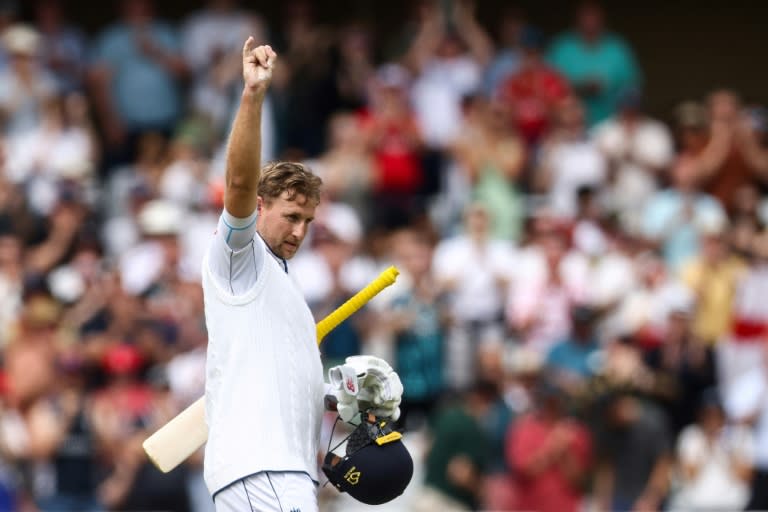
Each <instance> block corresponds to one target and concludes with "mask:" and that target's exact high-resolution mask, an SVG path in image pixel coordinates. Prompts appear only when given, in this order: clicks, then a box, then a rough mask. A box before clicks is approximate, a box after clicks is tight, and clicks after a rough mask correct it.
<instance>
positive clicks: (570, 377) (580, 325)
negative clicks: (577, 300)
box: [546, 305, 599, 393]
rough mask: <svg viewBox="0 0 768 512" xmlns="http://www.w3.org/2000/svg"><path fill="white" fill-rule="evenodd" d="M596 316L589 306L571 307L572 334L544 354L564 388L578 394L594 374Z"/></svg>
mask: <svg viewBox="0 0 768 512" xmlns="http://www.w3.org/2000/svg"><path fill="white" fill-rule="evenodd" d="M596 316H597V315H596V311H594V310H593V309H591V308H589V307H588V306H581V305H576V306H574V307H573V308H572V309H571V318H572V320H571V322H572V325H573V329H572V330H571V335H570V336H569V337H568V338H565V339H563V340H562V341H560V342H559V343H557V344H556V345H555V346H554V347H552V350H550V351H549V354H548V355H547V361H546V364H547V369H548V370H549V372H551V373H552V374H553V376H554V381H555V382H557V383H558V385H559V386H560V387H561V388H562V389H564V390H572V391H573V392H574V393H578V391H579V388H581V387H583V386H584V385H585V383H586V381H587V380H588V379H589V378H590V377H592V376H593V375H594V374H595V373H596V370H597V357H596V356H597V353H598V350H599V345H598V343H597V338H596V337H595V331H594V324H595V320H596Z"/></svg>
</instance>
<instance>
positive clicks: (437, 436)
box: [0, 0, 768, 512]
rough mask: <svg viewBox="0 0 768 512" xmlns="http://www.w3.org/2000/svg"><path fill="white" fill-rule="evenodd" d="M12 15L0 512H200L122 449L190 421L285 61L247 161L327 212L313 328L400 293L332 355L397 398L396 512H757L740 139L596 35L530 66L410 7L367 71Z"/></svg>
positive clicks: (759, 384)
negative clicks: (357, 303) (356, 362)
mask: <svg viewBox="0 0 768 512" xmlns="http://www.w3.org/2000/svg"><path fill="white" fill-rule="evenodd" d="M34 3H35V7H34V12H33V17H32V18H30V19H26V18H25V19H22V18H21V17H20V14H19V3H18V2H14V1H9V0H2V1H0V43H1V44H0V297H1V298H0V363H1V364H0V510H20V511H34V510H79V511H98V510H178V511H189V510H194V511H196V512H199V511H207V510H212V503H211V500H210V497H209V496H208V494H207V491H206V489H205V486H204V484H203V482H202V477H201V461H202V453H199V454H197V455H196V456H195V457H193V458H192V459H191V460H190V461H189V462H188V463H187V464H185V465H184V466H183V467H181V468H179V469H177V470H175V471H173V472H171V473H169V474H167V475H163V474H161V473H160V472H158V471H157V470H156V469H154V467H153V466H152V465H151V464H150V463H149V462H148V461H147V459H146V457H145V455H144V453H143V450H142V449H141V441H142V440H143V439H144V438H145V437H146V436H147V435H148V434H149V433H150V432H152V431H153V430H154V429H156V428H158V427H159V426H160V425H162V424H164V423H165V422H166V421H168V420H169V419H170V418H171V417H173V416H174V415H175V414H176V413H178V412H179V411H180V410H181V409H182V408H183V407H185V406H186V405H188V404H190V403H191V402H193V401H194V400H195V399H196V398H198V397H199V396H200V395H201V394H202V393H203V391H204V365H205V349H206V332H205V323H204V317H203V307H202V306H203V304H202V294H201V289H200V283H199V280H200V267H201V261H202V257H203V254H204V252H205V250H206V246H207V243H208V240H209V239H210V237H211V236H212V233H213V232H214V230H215V227H216V223H217V220H218V216H219V214H220V212H221V208H222V204H223V203H222V193H223V192H222V191H223V187H222V177H223V173H224V151H225V145H226V139H227V133H228V129H229V125H230V122H231V119H232V116H233V114H234V110H235V108H236V106H237V104H238V101H239V98H240V91H241V88H242V83H241V52H240V49H241V47H242V44H243V41H244V40H245V39H246V37H247V36H248V35H253V36H254V37H255V38H256V39H257V41H259V42H264V43H269V44H271V45H272V46H273V48H275V49H276V51H277V52H278V54H279V61H278V65H277V68H276V69H275V74H274V78H273V83H272V86H271V89H270V93H269V96H268V98H267V100H266V105H265V110H264V115H263V121H262V125H263V126H262V134H263V137H264V141H263V144H262V153H263V155H262V158H263V160H264V161H265V162H266V161H269V160H273V159H278V158H279V159H290V160H294V161H301V162H304V163H306V164H307V165H309V166H310V167H311V168H312V169H313V170H314V171H315V172H316V173H317V174H318V175H320V176H321V177H322V179H323V181H324V198H323V201H322V204H321V205H320V207H319V208H318V212H317V218H316V222H315V225H314V228H313V231H312V232H311V235H310V238H309V239H308V241H307V242H306V243H305V247H304V248H303V249H302V251H301V252H300V253H299V254H298V255H297V256H296V258H295V259H294V260H293V261H292V262H291V272H293V273H295V274H296V276H297V278H298V281H299V282H300V283H301V286H302V288H303V291H304V293H305V296H306V298H307V301H308V303H309V304H310V306H311V308H312V310H313V312H314V314H315V316H316V318H317V319H318V320H319V319H321V318H323V317H324V316H325V315H326V314H328V313H329V312H330V311H332V310H333V309H334V308H335V307H337V306H338V305H340V304H341V303H342V302H343V301H344V300H346V298H348V297H349V296H350V295H351V294H353V293H354V292H356V291H357V290H358V289H359V288H361V287H362V286H364V285H365V284H366V283H367V282H368V281H369V280H370V279H372V278H373V277H375V276H376V275H377V274H378V273H379V272H380V271H381V270H382V269H384V268H386V267H387V266H388V265H390V264H395V265H397V266H398V268H399V269H400V271H401V276H400V278H399V280H398V282H397V283H396V284H395V285H394V286H393V287H391V288H389V289H387V290H386V291H385V292H384V293H382V294H381V295H380V296H379V297H377V298H376V299H375V300H374V301H373V302H372V303H371V304H370V306H369V307H367V308H366V309H365V310H363V311H362V312H360V313H358V314H356V315H355V316H354V317H353V318H351V319H350V321H348V322H346V323H344V324H342V325H341V326H340V327H339V328H337V329H336V330H335V331H333V332H332V333H331V335H330V336H328V338H326V340H325V341H324V343H323V345H322V347H321V351H322V352H323V357H324V363H325V364H326V365H328V366H330V365H333V364H337V363H338V362H339V361H341V360H343V358H345V357H346V356H348V355H353V354H357V353H372V354H376V355H379V356H382V357H385V358H386V359H387V360H388V361H391V362H392V363H393V366H394V367H395V369H396V370H397V371H398V373H399V375H400V377H401V379H402V381H403V384H404V386H405V395H404V401H403V404H402V408H403V417H402V419H401V420H400V423H401V427H402V428H403V429H404V430H405V431H406V438H407V437H408V432H411V433H412V434H413V435H416V434H417V433H419V434H420V435H423V436H424V439H426V440H427V442H426V443H425V444H424V446H423V448H424V449H423V451H417V452H415V453H413V454H412V455H413V456H414V458H415V459H416V460H417V462H418V464H419V465H420V467H423V471H420V472H419V473H418V476H419V481H414V482H413V483H412V490H410V491H409V501H408V505H407V506H408V508H409V509H412V510H417V511H422V510H423V511H428V510H429V511H434V510H440V509H442V510H540V511H577V510H662V509H670V510H672V509H677V510H714V509H717V510H740V509H744V508H745V507H749V508H750V509H768V403H766V397H768V373H767V372H768V370H767V368H768V365H767V364H766V363H768V359H766V341H767V336H768V301H766V300H765V298H764V297H766V296H768V231H765V223H766V221H768V202H767V201H766V200H765V195H764V194H765V193H766V192H768V187H767V186H766V184H768V145H767V144H766V142H768V137H766V136H767V135H768V114H767V113H766V110H765V109H764V108H763V107H762V106H760V105H756V104H750V103H746V102H744V101H743V100H742V98H740V97H739V94H738V92H736V91H733V90H728V89H722V90H713V91H711V93H710V94H708V95H707V96H706V97H702V98H679V100H680V101H679V105H678V106H677V107H675V109H674V111H673V112H669V113H668V114H669V115H668V116H667V118H665V119H666V120H665V121H661V120H658V119H654V118H653V117H651V116H650V115H649V114H648V113H647V112H646V110H645V109H644V104H645V102H644V100H645V98H644V96H643V71H642V70H643V63H642V62H638V61H637V60H636V58H635V56H634V53H633V49H632V45H631V44H630V43H629V42H628V41H626V40H625V39H624V38H622V36H621V35H619V34H616V33H614V32H612V31H611V30H610V26H609V25H608V23H609V22H610V20H606V19H605V16H604V12H603V10H602V9H601V7H600V5H598V4H597V3H594V2H586V3H582V4H579V5H578V6H576V7H575V8H574V17H573V23H572V26H571V27H562V32H560V33H554V34H544V33H543V32H542V31H540V30H538V29H537V28H536V26H535V25H534V24H531V23H530V22H529V21H528V20H526V17H525V13H524V12H522V11H520V10H519V9H515V8H512V7H506V8H504V10H503V11H502V12H500V14H499V16H498V17H497V18H496V19H495V22H496V23H495V25H494V26H484V25H482V24H481V23H479V21H478V20H477V18H476V15H475V12H474V5H473V4H472V3H471V2H468V1H465V0H453V1H450V2H433V1H420V2H416V3H414V4H413V5H412V7H410V9H411V11H410V12H409V13H408V16H407V17H404V18H403V20H402V24H401V25H400V26H397V27H392V29H391V30H390V31H388V32H387V36H388V39H387V40H376V39H375V38H374V37H373V34H374V33H375V32H374V31H373V30H372V28H373V26H372V25H371V22H370V20H361V21H359V22H353V23H344V24H342V25H340V26H334V27H331V26H326V25H324V24H322V23H320V22H318V21H317V17H316V13H315V12H314V11H313V3H312V2H309V1H302V0H291V1H288V2H284V7H283V15H282V17H281V18H280V22H279V23H273V24H272V25H268V24H267V23H266V21H265V20H264V18H263V17H261V16H260V15H259V13H258V12H254V11H252V10H249V9H245V8H242V7H240V5H239V3H238V2H237V1H236V0H208V1H207V2H205V6H204V7H202V8H200V9H198V10H194V11H193V12H191V13H190V14H189V15H188V16H187V17H186V18H185V19H181V20H173V21H171V20H162V19H159V18H158V17H157V16H156V14H155V7H156V6H155V5H153V4H154V3H155V2H153V0H121V1H120V2H117V3H116V10H115V17H114V19H113V21H112V22H111V23H110V24H109V25H107V26H104V27H102V29H101V30H100V31H98V32H97V33H95V34H85V32H84V31H83V30H81V29H80V28H79V27H78V26H77V25H76V24H74V23H73V21H72V20H70V19H68V18H67V12H66V10H65V8H64V5H63V4H62V3H61V2H60V1H59V0H37V1H36V2H34ZM243 406H244V407H246V406H247V404H244V405H243ZM332 422H333V418H330V419H329V424H330V423H332ZM327 435H328V431H327V429H326V431H324V436H325V437H324V439H323V441H325V439H326V438H327ZM326 491H331V492H326ZM335 494H336V493H335V490H333V489H330V488H323V490H322V492H321V507H322V508H323V509H325V510H334V509H340V508H341V507H340V506H339V505H338V504H335V498H336V496H335ZM403 507H405V505H403Z"/></svg>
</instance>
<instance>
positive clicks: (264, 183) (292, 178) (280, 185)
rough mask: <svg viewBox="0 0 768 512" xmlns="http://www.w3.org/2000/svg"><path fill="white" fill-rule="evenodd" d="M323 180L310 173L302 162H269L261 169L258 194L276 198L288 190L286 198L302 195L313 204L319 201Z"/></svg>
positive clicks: (268, 199)
mask: <svg viewBox="0 0 768 512" xmlns="http://www.w3.org/2000/svg"><path fill="white" fill-rule="evenodd" d="M322 184H323V180H321V179H320V177H319V176H316V175H314V174H312V171H311V170H309V168H308V167H306V166H305V165H304V164H300V163H296V162H271V163H268V164H267V165H265V166H264V167H263V168H262V169H261V176H260V177H259V191H258V194H259V195H260V196H261V197H262V198H263V199H264V200H265V201H271V200H272V199H277V198H278V197H280V196H281V195H283V192H286V191H288V192H289V196H288V200H292V199H293V198H295V197H296V196H297V195H302V196H304V197H306V198H307V200H309V201H313V202H314V203H315V204H317V203H319V202H320V186H321V185H322Z"/></svg>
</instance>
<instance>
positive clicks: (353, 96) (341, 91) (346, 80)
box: [334, 22, 375, 110]
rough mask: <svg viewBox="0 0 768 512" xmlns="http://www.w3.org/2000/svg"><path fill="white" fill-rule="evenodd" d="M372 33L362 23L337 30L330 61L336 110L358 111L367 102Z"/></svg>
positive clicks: (372, 58) (373, 71)
mask: <svg viewBox="0 0 768 512" xmlns="http://www.w3.org/2000/svg"><path fill="white" fill-rule="evenodd" d="M372 32H373V31H372V27H370V26H367V24H365V23H364V22H352V23H350V24H348V25H347V26H345V27H343V28H341V29H340V34H339V36H338V42H337V44H336V46H337V48H336V53H337V56H336V59H335V60H336V62H335V64H334V67H335V68H336V69H335V75H336V89H337V91H338V95H339V110H358V109H360V108H363V107H365V105H366V103H367V102H368V89H369V83H370V81H371V78H372V77H373V76H374V74H375V62H374V52H375V47H374V44H373V43H374V41H373V40H372V36H371V34H372Z"/></svg>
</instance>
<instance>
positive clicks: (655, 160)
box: [592, 89, 674, 234]
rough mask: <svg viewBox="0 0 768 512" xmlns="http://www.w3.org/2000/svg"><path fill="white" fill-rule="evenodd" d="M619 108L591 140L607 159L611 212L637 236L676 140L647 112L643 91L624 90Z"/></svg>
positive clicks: (599, 125) (599, 126)
mask: <svg viewBox="0 0 768 512" xmlns="http://www.w3.org/2000/svg"><path fill="white" fill-rule="evenodd" d="M617 106H618V111H617V112H616V114H615V115H613V116H611V117H609V118H607V119H606V120H605V121H603V122H601V123H599V124H598V125H597V126H595V128H594V130H593V132H592V138H593V140H594V141H595V144H596V145H597V147H598V148H600V151H602V152H603V154H604V155H605V157H606V159H607V160H608V176H609V178H608V181H607V184H606V185H607V186H606V194H605V196H606V198H607V199H608V201H609V203H610V204H609V205H608V210H609V211H610V212H612V213H615V214H617V215H618V216H619V219H620V221H621V225H622V229H623V230H625V231H626V232H627V233H629V234H638V233H639V232H640V219H641V218H642V209H643V208H644V206H645V203H646V201H647V200H648V199H649V198H650V197H651V196H652V195H653V193H654V192H656V189H657V181H658V180H659V177H660V174H661V173H662V171H664V170H665V169H666V168H667V166H668V165H669V164H670V163H671V162H672V157H673V149H674V148H673V141H672V136H671V134H670V132H669V130H668V129H667V127H666V126H665V125H664V124H663V123H661V122H659V121H656V120H655V119H652V118H651V117H649V116H648V115H646V114H645V113H644V111H643V97H642V95H641V93H640V91H638V90H633V89H628V90H625V91H623V92H622V93H621V95H620V96H619V99H618V105H617Z"/></svg>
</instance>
